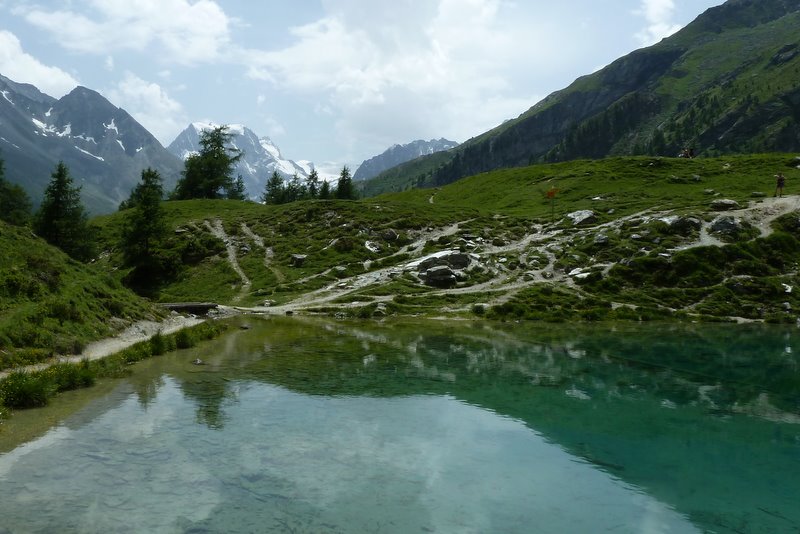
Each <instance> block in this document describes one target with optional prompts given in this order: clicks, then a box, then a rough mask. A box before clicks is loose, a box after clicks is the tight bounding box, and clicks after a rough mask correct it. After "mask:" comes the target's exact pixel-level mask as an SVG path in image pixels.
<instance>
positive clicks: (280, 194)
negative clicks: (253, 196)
mask: <svg viewBox="0 0 800 534" xmlns="http://www.w3.org/2000/svg"><path fill="white" fill-rule="evenodd" d="M261 200H263V201H264V203H265V204H283V203H284V202H286V188H285V187H284V185H283V178H281V175H280V174H278V171H273V172H272V176H270V177H269V180H267V185H266V187H265V189H264V195H263V196H262V197H261Z"/></svg>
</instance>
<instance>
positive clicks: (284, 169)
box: [167, 121, 314, 199]
mask: <svg viewBox="0 0 800 534" xmlns="http://www.w3.org/2000/svg"><path fill="white" fill-rule="evenodd" d="M219 126H221V125H220V124H216V123H213V122H209V121H199V122H193V123H191V124H190V125H189V126H188V127H187V128H186V129H185V130H184V131H183V132H181V133H180V134H179V135H178V137H176V138H175V140H174V141H173V142H172V143H170V145H169V146H168V147H167V150H169V151H170V152H172V153H173V154H175V155H176V156H178V157H179V158H182V159H184V160H185V159H186V158H187V157H189V156H190V155H192V154H196V153H198V152H199V150H200V134H201V133H202V132H203V131H206V130H213V129H214V128H217V127H219ZM227 127H228V132H229V133H232V134H233V138H232V139H231V148H237V149H239V150H241V151H242V153H243V155H242V157H241V159H239V161H238V163H237V167H236V170H235V171H234V172H236V173H237V174H239V175H241V177H242V179H243V180H244V184H245V188H246V189H247V195H248V196H249V197H250V198H253V199H256V198H259V197H260V196H261V195H262V193H263V192H264V188H265V186H266V183H267V180H268V179H269V177H270V176H271V175H272V173H273V172H275V171H277V172H278V174H280V175H281V176H282V177H283V178H284V179H289V178H291V177H292V176H293V175H295V174H297V175H298V176H300V177H306V176H308V175H309V174H310V172H311V169H313V168H314V166H313V164H312V163H310V162H303V164H302V165H301V164H298V163H295V162H294V161H292V160H289V159H285V158H284V157H283V156H282V155H281V151H280V149H279V148H278V147H277V146H276V145H275V143H273V142H272V140H271V139H270V138H269V137H258V135H256V134H255V132H253V131H252V130H251V129H249V128H248V127H246V126H244V125H242V124H228V125H227Z"/></svg>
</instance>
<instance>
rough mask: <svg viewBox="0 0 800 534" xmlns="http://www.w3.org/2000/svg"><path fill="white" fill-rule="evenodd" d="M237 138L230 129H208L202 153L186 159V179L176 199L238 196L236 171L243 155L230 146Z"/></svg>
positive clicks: (179, 188)
mask: <svg viewBox="0 0 800 534" xmlns="http://www.w3.org/2000/svg"><path fill="white" fill-rule="evenodd" d="M233 137H234V134H232V133H230V132H229V131H228V127H227V126H217V127H216V128H212V129H211V130H204V131H203V132H202V133H201V134H200V152H199V153H198V154H192V155H191V156H189V157H188V158H186V161H185V162H184V170H183V177H182V178H181V179H180V180H179V181H178V185H177V186H176V188H175V192H174V194H173V195H172V197H173V198H175V199H177V200H185V199H190V198H222V197H223V196H227V197H229V198H230V195H231V194H234V195H236V191H237V187H236V183H235V181H234V179H233V168H234V166H235V165H236V162H237V161H239V159H240V158H241V157H242V156H243V153H242V151H241V150H239V149H238V148H231V147H230V146H229V145H230V141H231V139H233Z"/></svg>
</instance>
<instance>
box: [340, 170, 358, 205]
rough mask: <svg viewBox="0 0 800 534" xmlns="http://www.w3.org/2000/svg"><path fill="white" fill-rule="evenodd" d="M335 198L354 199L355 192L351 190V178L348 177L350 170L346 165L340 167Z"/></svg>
mask: <svg viewBox="0 0 800 534" xmlns="http://www.w3.org/2000/svg"><path fill="white" fill-rule="evenodd" d="M336 198H339V199H345V200H349V199H354V198H356V194H355V190H354V189H353V177H352V176H351V175H350V169H349V168H348V167H347V165H345V166H344V167H342V172H340V173H339V181H338V182H336Z"/></svg>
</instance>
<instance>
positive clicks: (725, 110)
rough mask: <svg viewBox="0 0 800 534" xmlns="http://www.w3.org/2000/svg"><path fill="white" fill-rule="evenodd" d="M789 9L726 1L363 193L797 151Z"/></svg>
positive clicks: (799, 19) (796, 84)
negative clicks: (598, 161) (657, 160)
mask: <svg viewBox="0 0 800 534" xmlns="http://www.w3.org/2000/svg"><path fill="white" fill-rule="evenodd" d="M798 28H800V0H728V1H727V2H725V4H723V5H721V6H718V7H714V8H711V9H709V10H707V11H706V12H705V13H703V14H702V15H700V16H699V17H698V18H697V19H696V20H695V21H694V22H692V23H691V24H689V25H687V26H686V27H685V28H683V29H682V30H681V31H679V32H677V33H676V34H674V35H673V36H671V37H669V38H667V39H664V40H662V41H661V42H660V43H658V44H656V45H654V46H651V47H649V48H644V49H641V50H637V51H635V52H633V53H631V54H628V55H626V56H624V57H622V58H620V59H618V60H617V61H614V62H613V63H612V64H610V65H608V66H607V67H605V68H603V69H602V70H600V71H598V72H595V73H594V74H590V75H588V76H583V77H581V78H578V79H577V80H576V81H575V82H574V83H572V84H571V85H570V86H569V87H567V88H566V89H563V90H561V91H557V92H555V93H553V94H551V95H550V96H548V97H547V98H545V99H544V100H542V101H541V102H539V103H538V104H536V105H535V106H533V107H532V108H530V109H529V110H528V111H526V112H525V113H523V114H522V115H520V116H519V117H518V118H516V119H513V120H510V121H506V122H504V123H503V124H501V125H500V126H498V127H496V128H494V129H492V130H490V131H488V132H486V133H484V134H482V135H480V136H478V137H476V138H473V139H470V140H468V141H466V142H465V143H463V144H462V145H460V146H459V147H457V148H456V149H453V150H450V151H448V152H444V153H436V154H432V155H430V156H424V157H422V158H418V159H415V160H412V161H410V162H407V163H404V164H401V165H399V166H397V167H394V168H392V169H389V170H387V171H384V172H383V173H382V174H380V175H379V176H377V177H375V178H374V179H372V180H369V181H368V182H367V183H365V184H364V185H363V190H364V192H365V194H367V195H374V194H379V193H382V192H385V191H396V190H404V189H408V188H409V187H433V186H438V185H443V184H447V183H451V182H454V181H456V180H459V179H461V178H463V177H465V176H470V175H474V174H478V173H481V172H485V171H490V170H493V169H498V168H505V167H518V166H525V165H530V164H532V163H537V162H547V161H552V162H555V161H567V160H573V159H581V158H602V157H605V156H612V155H636V154H642V155H644V154H647V155H660V156H675V155H677V154H678V153H679V152H680V151H681V150H682V149H684V148H688V147H692V148H694V151H695V153H696V154H697V155H699V156H715V155H723V154H733V153H756V152H790V151H798V150H800V32H799V31H798Z"/></svg>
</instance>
